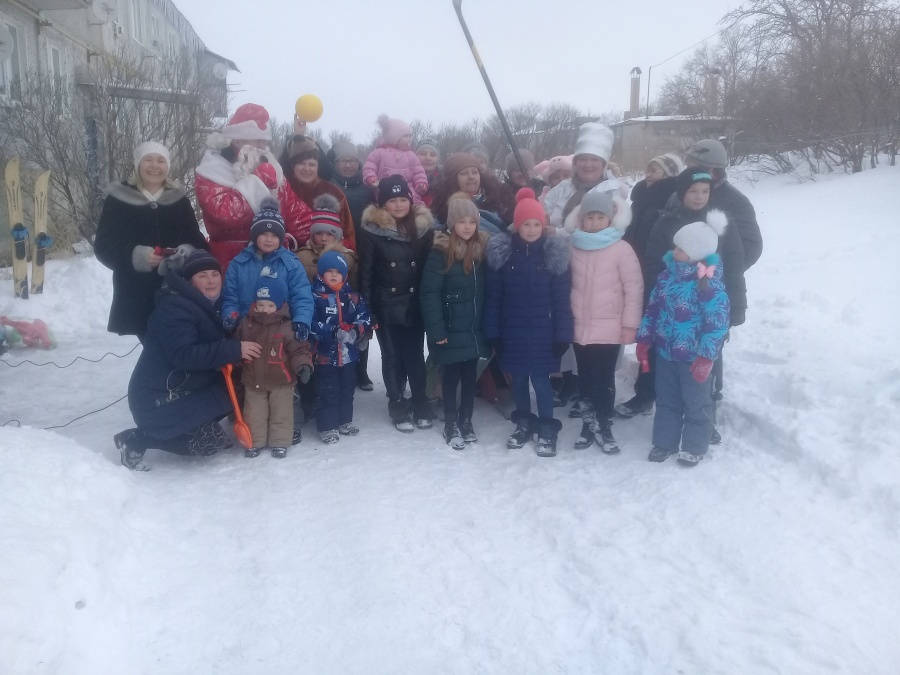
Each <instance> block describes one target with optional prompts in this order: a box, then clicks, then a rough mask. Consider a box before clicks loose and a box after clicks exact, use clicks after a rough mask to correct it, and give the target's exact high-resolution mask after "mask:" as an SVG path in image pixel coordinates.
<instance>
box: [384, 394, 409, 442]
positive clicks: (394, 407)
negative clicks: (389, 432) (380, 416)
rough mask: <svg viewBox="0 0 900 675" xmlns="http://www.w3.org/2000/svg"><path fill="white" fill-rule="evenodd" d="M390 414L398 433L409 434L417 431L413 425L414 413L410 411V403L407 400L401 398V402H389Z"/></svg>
mask: <svg viewBox="0 0 900 675" xmlns="http://www.w3.org/2000/svg"><path fill="white" fill-rule="evenodd" d="M388 414H389V415H390V416H391V421H392V422H393V423H394V428H396V429H397V431H402V432H403V433H405V434H409V433H412V432H413V431H415V430H416V427H415V426H414V425H413V423H412V411H411V410H410V409H409V401H408V400H407V399H405V398H401V399H400V400H399V401H389V402H388Z"/></svg>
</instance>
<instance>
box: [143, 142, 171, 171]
mask: <svg viewBox="0 0 900 675" xmlns="http://www.w3.org/2000/svg"><path fill="white" fill-rule="evenodd" d="M153 154H156V155H162V157H163V158H164V159H165V160H166V164H171V163H172V160H171V158H170V157H169V149H168V148H167V147H166V146H164V145H163V144H162V143H160V142H158V141H144V142H143V143H141V144H140V145H139V146H137V147H136V148H135V149H134V168H135V170H137V168H138V165H139V164H140V163H141V160H142V159H144V157H146V156H147V155H153Z"/></svg>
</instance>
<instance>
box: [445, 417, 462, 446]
mask: <svg viewBox="0 0 900 675" xmlns="http://www.w3.org/2000/svg"><path fill="white" fill-rule="evenodd" d="M444 440H445V441H447V445H449V446H450V447H451V448H453V449H454V450H465V448H466V442H465V440H463V437H462V434H461V433H460V432H459V425H458V424H457V423H456V422H444Z"/></svg>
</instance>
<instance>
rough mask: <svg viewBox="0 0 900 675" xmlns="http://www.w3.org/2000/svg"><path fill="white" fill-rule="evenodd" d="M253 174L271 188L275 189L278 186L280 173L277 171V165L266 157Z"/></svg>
mask: <svg viewBox="0 0 900 675" xmlns="http://www.w3.org/2000/svg"><path fill="white" fill-rule="evenodd" d="M253 175H254V176H256V177H257V178H259V179H260V180H261V181H262V182H263V185H265V186H266V187H267V188H269V189H270V190H275V189H276V188H277V187H278V174H277V173H275V167H274V166H272V165H271V164H269V163H268V162H267V161H265V159H263V163H262V164H260V165H259V166H258V167H256V169H254V171H253Z"/></svg>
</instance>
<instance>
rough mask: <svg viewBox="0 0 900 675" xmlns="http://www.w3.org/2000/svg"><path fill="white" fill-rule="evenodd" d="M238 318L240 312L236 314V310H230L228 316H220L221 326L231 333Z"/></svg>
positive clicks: (235, 326)
mask: <svg viewBox="0 0 900 675" xmlns="http://www.w3.org/2000/svg"><path fill="white" fill-rule="evenodd" d="M240 318H241V315H240V314H238V313H237V312H232V313H231V314H229V315H228V316H226V317H223V318H222V328H224V329H225V331H226V332H228V333H231V332H232V331H233V330H234V329H235V328H237V325H238V321H239V320H240Z"/></svg>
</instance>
